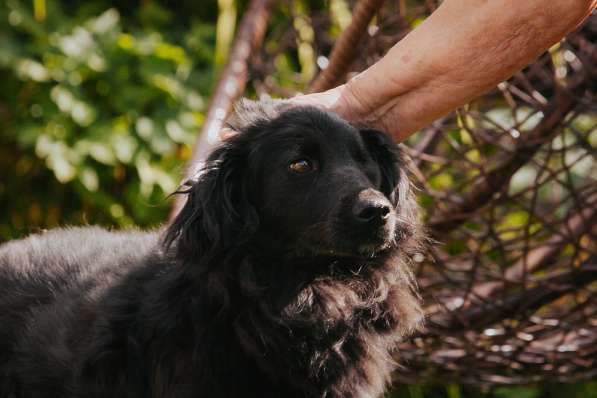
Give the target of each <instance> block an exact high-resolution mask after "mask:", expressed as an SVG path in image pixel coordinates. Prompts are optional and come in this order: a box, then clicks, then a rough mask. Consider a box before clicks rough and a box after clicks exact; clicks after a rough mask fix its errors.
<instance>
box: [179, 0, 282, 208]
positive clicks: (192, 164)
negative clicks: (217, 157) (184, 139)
mask: <svg viewBox="0 0 597 398" xmlns="http://www.w3.org/2000/svg"><path fill="white" fill-rule="evenodd" d="M271 6H272V2H271V1H270V0H252V1H251V3H250V4H249V6H248V8H247V10H246V11H245V13H244V15H243V18H242V21H241V23H240V27H239V29H238V32H237V34H236V38H235V39H234V45H233V47H232V50H231V52H230V58H229V60H228V63H227V64H226V67H225V68H224V70H223V71H222V75H221V77H220V80H219V82H218V85H217V87H216V90H215V92H214V95H213V97H212V101H211V105H210V107H209V111H208V112H207V117H206V118H205V122H204V123H203V128H202V129H201V134H199V136H198V137H197V141H196V142H195V146H194V147H193V153H192V155H191V158H190V159H189V161H188V163H187V170H186V176H185V177H186V178H185V179H189V178H192V177H193V176H194V174H195V172H196V165H197V164H200V162H201V161H202V160H203V159H205V158H206V156H207V154H208V153H209V152H210V151H211V149H212V148H213V146H214V145H216V144H217V143H218V142H219V140H220V136H219V134H220V130H221V128H222V124H223V121H224V119H225V118H226V116H227V115H228V113H229V112H230V110H231V109H232V105H233V103H234V101H235V100H236V99H237V98H238V97H240V96H241V95H242V93H243V91H244V89H245V86H246V84H247V79H248V71H249V66H248V64H249V60H250V58H251V55H252V54H254V53H255V51H256V50H257V49H258V48H259V47H260V46H261V43H262V42H263V39H264V37H265V31H266V28H267V21H268V19H269V15H270V9H271ZM184 200H185V199H184V197H183V196H177V197H176V200H175V203H174V205H173V206H172V211H171V213H170V219H173V218H174V217H175V216H176V214H178V212H179V210H180V208H181V207H182V205H183V204H184Z"/></svg>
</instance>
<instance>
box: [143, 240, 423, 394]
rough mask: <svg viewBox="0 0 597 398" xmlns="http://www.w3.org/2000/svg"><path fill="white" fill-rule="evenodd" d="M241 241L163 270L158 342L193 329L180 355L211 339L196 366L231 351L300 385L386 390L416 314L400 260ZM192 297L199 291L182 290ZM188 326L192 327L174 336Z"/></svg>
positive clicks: (274, 377) (317, 389)
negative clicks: (274, 248) (285, 250)
mask: <svg viewBox="0 0 597 398" xmlns="http://www.w3.org/2000/svg"><path fill="white" fill-rule="evenodd" d="M245 249H246V248H245ZM245 249H243V250H239V251H238V252H236V253H234V252H227V253H220V254H219V255H217V256H212V257H211V258H210V259H211V260H212V261H213V263H211V264H201V263H195V264H193V263H184V264H183V263H180V262H179V263H178V264H177V265H174V266H171V271H170V272H168V273H164V275H162V276H160V277H159V278H158V281H159V283H163V284H167V285H168V286H169V287H168V288H167V289H156V291H163V292H166V293H165V294H166V295H167V296H168V297H166V298H164V297H161V298H160V299H158V300H155V301H154V302H155V303H161V304H160V305H161V306H162V308H161V310H160V311H161V314H162V316H163V317H164V319H162V320H159V319H156V320H155V323H153V324H152V329H154V330H155V329H158V330H159V332H158V333H155V332H154V334H153V338H155V340H154V341H153V344H152V345H157V346H159V345H162V344H169V345H172V344H173V342H174V341H183V340H185V339H189V341H194V343H193V346H188V347H186V348H184V347H181V348H182V350H183V351H186V352H185V353H183V354H184V355H191V354H192V353H193V352H205V351H206V350H205V349H202V350H195V349H194V347H197V346H201V347H206V346H207V347H209V348H208V349H207V352H208V353H207V354H205V355H203V356H202V357H201V358H193V363H196V364H197V369H198V370H197V372H200V373H201V370H200V369H201V367H206V368H209V367H210V366H211V365H210V362H211V361H212V360H214V359H215V358H216V357H218V356H221V355H229V356H230V357H231V364H232V363H233V362H234V361H241V362H243V363H249V364H250V363H252V364H253V366H255V367H256V369H258V373H259V374H261V375H262V376H261V377H265V378H266V379H267V380H268V381H269V382H271V383H272V385H276V384H279V385H288V384H290V385H293V386H294V388H295V389H296V391H297V392H301V395H304V394H307V395H321V394H323V393H324V392H325V391H324V389H325V390H326V391H332V390H334V389H335V390H334V392H333V393H330V396H337V395H342V391H341V390H342V389H344V388H347V389H353V390H355V391H359V390H360V391H361V392H362V393H363V395H366V394H370V395H371V396H375V395H378V394H379V393H381V392H382V391H383V388H384V386H385V383H386V382H387V380H386V378H387V377H389V374H390V371H391V370H392V369H393V368H394V363H393V361H392V357H391V352H392V351H393V350H394V349H395V347H396V344H397V343H398V341H399V340H400V338H401V337H402V333H403V332H406V331H408V330H409V329H411V328H412V327H414V326H415V325H416V324H417V323H418V321H419V319H420V309H419V305H418V300H417V298H416V297H414V296H413V295H412V293H411V289H410V281H409V277H408V275H407V272H406V265H405V264H403V263H401V261H402V260H401V259H400V258H398V257H396V258H390V257H387V258H385V259H384V260H383V261H382V260H381V259H372V260H370V261H368V262H367V261H363V263H362V264H360V265H355V264H352V267H354V269H358V270H359V272H354V271H353V269H351V268H346V267H348V265H349V264H347V261H346V259H344V258H333V257H329V256H318V257H313V258H311V259H309V258H307V257H305V258H301V259H300V261H298V260H297V261H295V262H292V263H288V262H284V261H287V260H286V259H284V261H282V259H280V260H278V261H276V258H272V256H269V255H268V256H267V257H264V256H259V255H255V254H252V255H241V254H240V253H242V252H245V253H247V252H252V251H250V250H245ZM192 267H201V272H198V270H197V269H193V268H192ZM334 267H336V268H335V269H334ZM342 267H345V268H342ZM158 281H156V282H154V283H158ZM177 297H178V298H180V299H178V298H177ZM188 297H193V300H191V301H189V300H186V301H185V300H182V298H188ZM166 299H167V300H168V302H169V304H168V305H165V306H164V305H163V303H164V302H165V301H166ZM148 312H149V313H152V314H155V313H156V311H155V309H152V310H151V311H148ZM175 323H178V324H179V325H180V326H179V327H173V326H172V325H173V324H175ZM164 325H168V329H167V330H166V329H164V327H165V326H164ZM189 330H192V331H193V335H192V336H184V338H181V337H180V336H178V334H179V333H188V331H189ZM185 331H186V332H185ZM264 333H265V334H264ZM212 347H213V350H212ZM223 347H224V348H223ZM152 351H153V350H151V349H150V350H149V352H152ZM156 351H157V349H156ZM373 353H375V354H373ZM210 358H211V359H210ZM162 366H163V365H162ZM173 366H174V364H173ZM231 366H233V365H231ZM313 369H315V371H314V370H313ZM359 369H360V370H359ZM355 372H357V373H359V372H360V373H362V374H360V376H359V375H357V374H356V373H355ZM212 376H213V375H212ZM357 376H358V377H357ZM255 377H257V376H255ZM352 379H354V381H351V380H352ZM357 380H358V382H357ZM222 382H224V381H222ZM330 389H331V390H330ZM344 393H345V395H355V393H354V391H348V390H347V391H344ZM356 395H359V394H356Z"/></svg>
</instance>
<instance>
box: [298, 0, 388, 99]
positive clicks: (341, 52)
mask: <svg viewBox="0 0 597 398" xmlns="http://www.w3.org/2000/svg"><path fill="white" fill-rule="evenodd" d="M383 1H384V0H360V1H359V2H358V4H357V5H356V7H355V9H354V11H353V15H352V21H351V22H350V25H349V26H348V28H346V30H345V31H344V32H343V33H342V35H341V36H340V38H339V39H338V41H337V42H336V45H335V46H334V48H333V49H332V53H331V55H330V62H329V65H328V67H327V68H325V69H324V70H322V71H321V73H319V75H318V76H317V77H316V78H315V80H314V81H313V83H311V86H310V87H309V92H311V93H317V92H320V91H325V90H328V89H330V88H334V87H336V86H337V85H338V83H339V82H340V81H341V79H343V78H344V76H345V75H346V72H348V68H349V67H350V65H351V64H352V62H353V61H354V60H355V58H356V57H357V56H358V54H359V51H360V50H359V44H360V43H361V42H362V40H363V37H364V36H365V32H366V31H367V26H368V25H369V22H370V21H371V19H372V18H373V16H374V15H375V13H376V12H377V10H379V8H380V7H381V6H382V4H383Z"/></svg>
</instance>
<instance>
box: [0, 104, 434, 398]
mask: <svg viewBox="0 0 597 398" xmlns="http://www.w3.org/2000/svg"><path fill="white" fill-rule="evenodd" d="M238 113H239V115H238V116H237V118H236V119H235V120H233V121H232V122H231V124H232V125H233V127H234V128H236V129H237V130H238V131H239V134H238V135H237V136H235V137H234V138H233V139H231V140H229V141H227V142H226V143H224V144H223V145H222V146H221V147H219V148H218V149H216V150H215V151H214V152H213V153H212V154H211V156H210V157H209V160H208V161H207V162H206V165H205V167H204V168H203V170H202V171H201V173H200V175H199V177H198V179H197V180H196V181H193V182H190V183H189V184H187V186H186V188H185V189H183V192H184V194H186V195H187V202H186V205H185V206H184V208H183V209H182V211H181V212H180V214H179V215H178V217H177V218H176V220H175V221H174V222H173V223H172V225H171V226H169V227H168V228H166V229H165V230H164V231H156V232H108V231H105V230H102V229H99V228H92V227H89V228H69V229H62V230H55V231H51V232H47V233H45V234H40V235H33V236H30V237H29V238H27V239H24V240H21V241H14V242H10V243H7V244H5V245H3V246H1V247H0V397H2V398H24V397H31V398H33V397H35V398H41V397H60V398H68V397H106V398H107V397H111V398H112V397H155V398H158V397H160V398H166V397H167V398H175V397H176V398H182V397H375V396H379V395H380V394H382V393H383V391H384V388H385V386H386V384H387V383H388V382H389V380H390V372H391V371H392V370H393V369H394V368H395V367H396V364H395V362H394V360H393V354H394V350H395V348H396V345H397V343H398V342H399V341H400V340H401V339H402V338H403V337H404V336H405V335H407V334H408V333H410V331H411V330H413V328H415V327H416V326H417V325H418V323H419V321H420V318H421V310H420V308H419V303H418V299H417V296H416V293H415V292H414V289H413V282H412V278H411V275H410V271H409V263H410V258H411V256H412V254H413V253H414V252H415V251H416V250H418V248H419V245H420V242H421V239H422V238H421V233H420V231H419V226H418V223H417V219H416V206H415V204H414V201H413V198H412V194H411V189H410V186H409V183H408V180H407V178H406V175H405V170H404V164H403V162H402V160H401V155H400V152H399V150H398V149H397V148H396V146H395V145H394V144H393V143H392V142H391V141H390V140H389V139H387V138H386V137H385V135H383V134H381V133H379V132H375V131H357V130H356V129H354V128H353V127H351V126H349V125H348V124H347V123H345V122H344V121H343V120H341V119H339V118H338V117H336V116H334V115H332V114H329V113H325V112H322V111H319V110H316V109H314V108H289V107H288V106H287V105H285V104H283V103H265V104H264V103H261V104H254V103H245V104H244V105H242V106H241V109H240V111H239V112H238ZM298 158H300V159H308V160H309V161H310V162H311V164H312V165H314V166H315V168H314V170H313V171H312V172H310V173H306V174H304V175H300V174H296V173H293V172H291V171H290V170H289V169H288V167H287V166H288V164H289V162H292V161H294V160H297V159H298ZM363 192H365V194H363ZM359 195H360V196H359ZM363 195H365V196H363ZM367 195H369V196H367ZM363 198H365V199H363ZM367 198H369V199H370V198H373V199H371V200H374V201H376V202H375V203H391V207H392V209H391V211H390V214H389V218H388V219H387V220H388V221H387V222H385V224H383V226H382V227H378V226H377V224H375V226H370V225H369V224H362V225H361V224H355V223H357V221H358V220H357V221H355V216H354V214H355V210H354V209H355V206H356V205H355V203H356V202H357V201H359V200H369V199H367ZM359 222H362V221H359Z"/></svg>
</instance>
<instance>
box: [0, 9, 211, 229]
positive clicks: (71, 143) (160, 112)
mask: <svg viewBox="0 0 597 398" xmlns="http://www.w3.org/2000/svg"><path fill="white" fill-rule="evenodd" d="M39 4H45V3H43V2H42V3H40V2H39V1H37V2H34V3H33V6H32V7H30V4H24V3H22V2H18V1H16V0H8V1H7V2H6V4H5V5H6V7H2V8H0V20H3V21H5V22H7V23H5V22H3V23H2V24H0V26H2V28H0V35H1V36H0V37H1V38H2V39H1V41H0V70H1V71H2V75H3V77H4V79H3V81H2V83H0V84H1V85H2V90H1V94H0V109H2V113H1V114H0V126H1V131H0V142H1V144H2V149H1V150H0V151H1V152H0V153H1V154H2V155H1V157H2V162H1V163H2V166H4V167H3V171H2V174H1V175H2V179H1V180H0V181H1V182H0V193H3V195H2V198H1V199H0V203H2V213H3V214H2V218H3V219H10V223H9V225H8V226H7V225H5V224H4V223H3V226H2V229H0V238H4V239H7V238H9V237H11V236H15V235H18V234H20V233H21V232H27V231H28V229H27V227H26V226H27V225H36V226H41V227H49V226H54V225H56V224H57V223H58V220H60V222H61V223H81V222H103V223H107V224H117V225H121V226H127V225H132V224H137V225H152V224H156V223H158V222H161V221H162V220H164V218H165V214H166V212H167V209H168V204H167V203H166V202H165V200H164V197H165V196H166V195H168V194H170V193H172V192H173V191H174V190H175V189H176V187H177V182H178V180H179V179H180V176H181V171H182V168H183V166H184V163H185V160H187V158H188V156H189V153H190V150H189V148H190V146H191V145H192V143H193V141H194V139H195V136H196V134H197V132H198V130H199V128H200V126H201V123H202V121H203V118H204V114H203V112H204V108H205V103H206V97H207V95H208V94H209V91H210V90H211V88H212V84H213V71H212V69H211V67H212V54H213V41H214V33H213V32H214V29H213V23H211V22H208V23H205V22H197V23H194V24H193V25H192V26H191V27H190V29H189V30H188V32H185V33H182V34H180V33H177V32H170V34H162V33H161V31H158V30H152V29H143V28H141V26H139V25H144V26H147V25H149V24H156V25H158V26H159V25H162V24H164V23H165V21H167V20H169V19H170V17H171V13H170V12H169V11H168V10H166V9H163V8H161V7H159V6H158V5H157V4H156V3H153V2H152V3H149V4H150V5H149V6H148V7H142V9H141V11H140V15H139V20H140V21H141V23H140V24H133V23H129V21H127V20H123V18H122V17H121V15H120V14H119V12H118V11H117V10H116V9H113V8H110V9H107V10H104V11H102V12H101V13H100V14H99V15H97V16H95V17H91V18H81V17H80V16H79V15H75V16H69V15H67V14H66V10H65V9H63V8H61V7H60V4H59V3H55V2H52V3H48V4H47V6H48V9H47V10H44V12H43V13H41V14H40V12H39V11H36V8H35V6H38V5H39ZM82 13H84V11H82ZM40 16H41V17H43V21H40V20H36V17H37V18H38V19H39V18H41V17H40ZM166 36H171V37H173V38H174V40H172V41H170V40H167V39H166ZM12 162H16V165H17V166H18V167H16V169H14V170H10V172H9V169H10V166H11V164H12ZM4 163H6V164H4ZM49 171H51V173H52V175H53V178H54V179H55V180H50V181H48V179H49V178H51V176H50V175H49ZM4 174H6V175H4ZM28 180H29V181H28ZM34 181H35V183H34V184H39V183H41V184H42V185H43V187H44V189H43V191H46V190H50V191H52V190H54V192H56V191H61V192H62V195H64V196H63V198H62V199H63V200H62V201H59V202H58V203H56V198H55V197H52V194H49V192H48V193H47V194H43V193H41V192H37V193H36V194H35V195H33V192H32V191H30V189H31V188H30V187H29V186H30V184H32V183H33V182H34ZM56 183H59V184H56ZM38 187H39V186H38ZM33 189H34V190H35V188H33ZM17 192H20V194H19V195H20V203H14V202H15V201H18V200H19V199H18V198H17V195H16V194H17ZM23 193H24V194H25V198H23V197H22V194H23ZM29 195H31V196H29ZM29 204H31V206H30V207H29V208H28V209H26V208H25V207H26V206H27V205H29ZM81 206H83V207H85V208H87V210H83V211H82V210H81ZM15 207H18V208H19V209H20V210H19V211H15ZM90 210H92V211H90Z"/></svg>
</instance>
